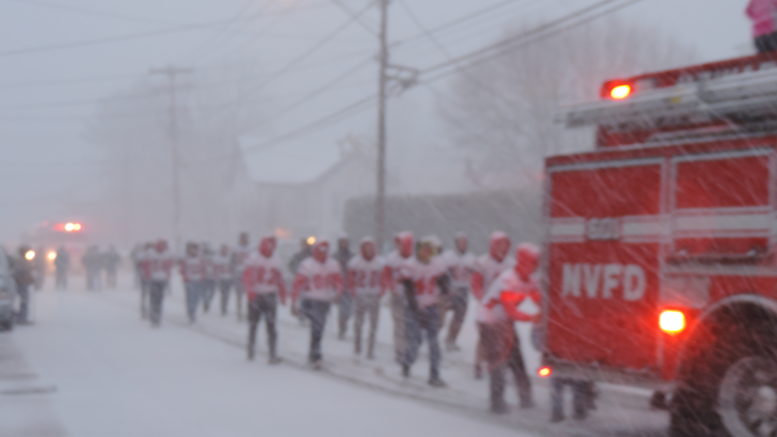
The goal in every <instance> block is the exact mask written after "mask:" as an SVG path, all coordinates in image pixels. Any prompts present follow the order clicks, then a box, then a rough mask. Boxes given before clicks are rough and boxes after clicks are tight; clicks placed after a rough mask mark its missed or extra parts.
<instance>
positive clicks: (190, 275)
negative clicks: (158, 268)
mask: <svg viewBox="0 0 777 437" xmlns="http://www.w3.org/2000/svg"><path fill="white" fill-rule="evenodd" d="M179 266H180V269H181V277H182V278H183V285H184V290H185V293H186V314H187V315H188V317H189V323H194V322H195V321H196V320H197V307H198V306H199V303H200V299H202V297H203V296H202V294H203V292H204V288H205V280H206V275H207V270H208V264H207V261H206V260H205V257H203V256H202V254H201V253H200V247H199V246H198V245H197V243H186V255H185V256H184V257H183V259H181V260H180V261H179Z"/></svg>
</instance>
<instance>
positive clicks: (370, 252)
mask: <svg viewBox="0 0 777 437" xmlns="http://www.w3.org/2000/svg"><path fill="white" fill-rule="evenodd" d="M359 249H361V254H362V258H364V259H366V260H367V261H371V260H372V259H373V258H375V253H376V252H377V248H376V247H375V241H374V240H373V239H372V238H365V239H363V240H362V242H361V244H360V245H359Z"/></svg>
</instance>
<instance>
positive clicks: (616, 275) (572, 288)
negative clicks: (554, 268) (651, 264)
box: [561, 263, 647, 301]
mask: <svg viewBox="0 0 777 437" xmlns="http://www.w3.org/2000/svg"><path fill="white" fill-rule="evenodd" d="M562 269H563V271H562V286H561V296H562V297H567V296H571V297H587V298H589V299H612V298H613V297H621V298H623V300H628V301H635V300H640V299H642V298H643V297H644V296H645V289H646V288H647V280H646V277H645V270H644V269H643V268H642V267H640V266H638V265H636V264H626V265H624V264H615V263H613V264H564V265H563V266H562Z"/></svg>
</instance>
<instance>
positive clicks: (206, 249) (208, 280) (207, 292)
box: [200, 243, 216, 313]
mask: <svg viewBox="0 0 777 437" xmlns="http://www.w3.org/2000/svg"><path fill="white" fill-rule="evenodd" d="M200 247H201V248H202V249H201V253H202V258H203V259H204V260H205V280H204V281H203V284H202V306H203V310H204V311H205V312H206V313H207V312H208V310H210V303H211V301H212V300H213V296H214V295H215V294H216V267H215V266H214V264H213V257H214V256H215V255H216V254H215V253H213V248H212V247H211V245H210V244H208V243H202V246H200Z"/></svg>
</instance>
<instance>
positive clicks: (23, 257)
mask: <svg viewBox="0 0 777 437" xmlns="http://www.w3.org/2000/svg"><path fill="white" fill-rule="evenodd" d="M28 252H31V249H30V248H29V247H27V246H21V247H19V253H18V257H16V258H13V259H12V266H11V268H12V269H13V278H14V281H16V292H17V293H18V294H19V310H18V311H17V313H16V322H17V323H19V324H26V323H29V322H30V320H29V311H30V287H32V285H33V284H34V282H35V277H34V274H33V265H32V259H33V258H34V256H33V255H28Z"/></svg>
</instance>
